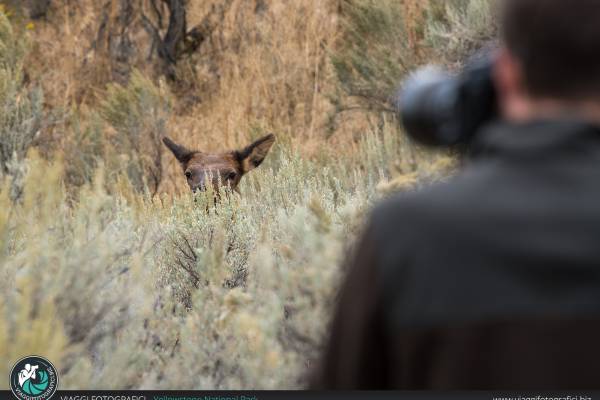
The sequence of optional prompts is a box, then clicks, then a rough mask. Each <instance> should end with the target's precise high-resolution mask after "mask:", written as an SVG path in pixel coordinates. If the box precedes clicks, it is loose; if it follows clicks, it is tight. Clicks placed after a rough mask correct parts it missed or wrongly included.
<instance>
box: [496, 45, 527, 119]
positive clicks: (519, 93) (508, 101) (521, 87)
mask: <svg viewBox="0 0 600 400" xmlns="http://www.w3.org/2000/svg"><path fill="white" fill-rule="evenodd" d="M492 74H493V76H492V79H493V81H494V86H495V88H496V93H497V95H498V106H499V108H500V113H501V114H502V116H503V117H504V118H505V119H508V120H519V119H523V118H525V117H526V114H527V113H528V109H529V107H528V103H529V95H528V93H527V90H526V85H525V77H524V73H523V67H522V65H521V63H520V62H519V60H518V59H517V58H516V57H515V56H514V55H513V54H512V53H511V52H510V51H509V50H508V49H507V48H502V49H501V50H499V52H498V54H497V57H496V61H495V63H494V69H493V72H492Z"/></svg>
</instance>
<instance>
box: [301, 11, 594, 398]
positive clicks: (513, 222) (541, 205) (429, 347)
mask: <svg viewBox="0 0 600 400" xmlns="http://www.w3.org/2000/svg"><path fill="white" fill-rule="evenodd" d="M501 27H502V47H501V49H500V50H499V51H498V53H497V54H496V55H495V57H494V58H493V60H492V62H491V64H490V65H491V68H490V69H489V71H490V72H489V74H488V78H489V81H490V82H491V89H492V90H491V93H490V91H489V90H479V91H478V90H474V91H470V89H468V88H469V82H466V83H465V80H467V81H469V79H475V78H472V77H471V78H469V74H468V73H465V74H463V76H461V77H458V78H451V77H446V78H444V79H445V81H444V80H440V79H439V77H436V76H433V79H432V81H435V82H438V83H439V82H442V81H443V82H445V83H444V84H439V85H438V84H435V85H430V86H427V85H428V84H429V83H426V82H425V83H423V82H421V83H419V82H412V83H411V85H416V86H413V87H412V88H406V89H405V91H404V98H403V99H401V107H402V108H403V109H402V110H401V112H402V113H403V121H404V124H405V128H406V130H407V131H408V133H409V134H412V135H413V136H415V137H417V138H420V139H421V140H422V141H424V142H430V143H435V142H437V144H463V145H466V147H467V148H468V149H469V154H470V158H469V162H468V164H467V165H466V166H465V168H464V170H463V171H462V172H461V173H460V174H459V175H458V176H456V177H454V178H453V179H451V180H450V181H448V182H445V183H442V184H438V185H435V186H433V187H430V188H428V189H426V190H423V191H419V192H413V193H402V194H399V195H397V196H396V197H395V198H393V199H391V200H389V201H387V202H386V203H385V204H383V205H381V206H379V207H378V208H376V210H375V211H374V212H373V215H372V217H371V220H370V223H369V225H368V228H367V229H366V231H365V233H364V235H363V237H362V239H361V240H360V243H359V245H358V247H357V252H356V254H355V256H354V258H353V259H352V260H351V262H350V264H351V265H349V269H348V271H349V275H348V277H347V280H346V282H345V285H344V286H343V288H342V291H341V293H340V297H339V305H338V308H337V311H336V315H335V317H334V320H333V324H332V327H331V338H330V340H329V342H328V344H327V346H326V349H325V354H324V357H323V360H322V364H321V365H320V368H319V369H318V373H317V374H316V376H315V379H314V381H313V387H314V388H321V389H368V388H370V389H373V388H377V389H392V388H395V389H534V388H535V389H590V388H595V389H598V388H600V368H598V367H597V363H598V361H599V360H600V1H597V0H573V1H569V2H567V1H564V0H508V1H505V2H503V3H502V21H501ZM424 75H425V76H427V73H425V74H424ZM424 75H423V74H421V77H419V74H417V75H416V76H415V77H414V79H416V80H417V81H418V80H419V79H425V78H423V76H424ZM431 77H432V76H431V74H430V75H429V78H431ZM480 78H481V76H480ZM484 80H485V79H484ZM419 85H421V86H419ZM476 86H477V85H476ZM415 87H416V89H415ZM419 87H421V89H419ZM423 87H424V88H426V89H427V90H425V89H423ZM464 88H467V89H466V93H467V96H466V97H467V98H466V99H465V98H464V93H465V90H463V89H464ZM413 89H414V91H413ZM415 93H416V94H415ZM457 93H459V94H457ZM469 93H471V94H473V93H479V94H478V96H481V98H479V99H477V98H476V99H475V100H476V101H473V97H472V96H471V97H469ZM490 96H492V97H490ZM481 104H492V105H493V107H492V108H493V109H487V111H486V110H484V111H483V112H482V110H481V107H480V105H481ZM484 108H485V107H484ZM470 110H473V113H474V114H477V115H476V117H475V118H473V116H471V115H470V114H469V111H470ZM463 111H464V112H463ZM423 116H429V117H428V119H426V120H425V121H424V119H423ZM469 118H471V119H469Z"/></svg>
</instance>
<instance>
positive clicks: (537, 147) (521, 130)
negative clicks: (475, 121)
mask: <svg viewBox="0 0 600 400" xmlns="http://www.w3.org/2000/svg"><path fill="white" fill-rule="evenodd" d="M590 145H600V125H599V124H592V123H590V122H586V121H582V120H575V119H540V120H534V121H529V122H524V123H510V122H501V121H497V122H491V123H490V124H488V125H487V126H485V127H483V128H482V129H481V130H480V131H479V132H478V133H477V134H476V135H475V137H474V138H473V141H472V144H471V146H470V152H469V153H470V155H471V156H473V157H478V156H490V155H495V154H513V155H525V156H527V155H534V154H539V153H545V154H551V153H554V152H557V151H560V152H563V151H568V150H574V149H585V148H586V147H588V146H590Z"/></svg>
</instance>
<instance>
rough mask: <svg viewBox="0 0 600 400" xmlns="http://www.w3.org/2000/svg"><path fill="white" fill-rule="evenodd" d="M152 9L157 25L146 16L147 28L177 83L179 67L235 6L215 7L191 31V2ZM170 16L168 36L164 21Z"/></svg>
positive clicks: (154, 0) (161, 2) (165, 1)
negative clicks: (180, 61)
mask: <svg viewBox="0 0 600 400" xmlns="http://www.w3.org/2000/svg"><path fill="white" fill-rule="evenodd" d="M150 3H151V9H152V11H153V12H154V14H155V19H156V21H157V22H156V24H155V23H153V22H152V21H151V19H150V18H149V17H148V16H146V15H142V20H143V22H144V27H145V29H146V30H147V31H148V33H149V34H150V35H151V36H152V38H153V41H154V43H153V48H155V49H156V50H157V54H158V57H159V58H160V59H161V61H162V63H163V72H164V74H165V75H166V76H167V77H168V78H169V79H172V80H175V79H176V76H175V65H176V64H177V62H178V61H179V60H180V59H181V58H183V57H184V56H186V55H189V54H191V53H193V52H195V51H196V50H197V49H198V48H199V47H200V45H201V44H202V42H204V40H206V39H207V38H208V37H209V36H210V34H211V32H212V31H213V30H214V29H215V28H216V26H217V24H218V22H220V21H221V20H222V18H223V15H224V14H225V12H226V10H227V9H228V8H229V6H230V5H231V3H232V0H225V1H224V2H223V3H222V4H221V5H220V6H218V7H216V6H213V7H212V9H211V12H210V13H209V14H208V15H207V16H206V17H205V18H204V19H203V20H202V22H201V23H200V24H198V25H197V26H195V27H194V28H192V29H190V30H188V29H187V20H186V9H185V6H186V4H187V0H150ZM167 12H168V15H169V22H168V26H167V29H166V32H165V33H164V35H161V30H164V27H163V21H164V20H165V14H166V13H167Z"/></svg>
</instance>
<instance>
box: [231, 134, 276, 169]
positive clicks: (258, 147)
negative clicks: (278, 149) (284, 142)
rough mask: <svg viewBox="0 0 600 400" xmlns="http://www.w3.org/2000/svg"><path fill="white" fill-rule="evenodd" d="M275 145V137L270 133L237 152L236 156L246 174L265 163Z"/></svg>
mask: <svg viewBox="0 0 600 400" xmlns="http://www.w3.org/2000/svg"><path fill="white" fill-rule="evenodd" d="M273 143H275V135H273V134H272V133H270V134H268V135H267V136H263V137H261V138H260V139H258V140H257V141H255V142H254V143H252V144H250V145H248V146H246V147H245V148H244V149H242V150H239V151H236V156H237V158H238V160H239V161H240V163H241V165H242V170H243V171H244V173H246V172H248V171H251V170H253V169H254V168H256V167H258V166H259V165H260V164H261V163H262V162H263V160H264V159H265V157H266V156H267V153H268V152H269V150H270V149H271V146H273Z"/></svg>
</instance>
